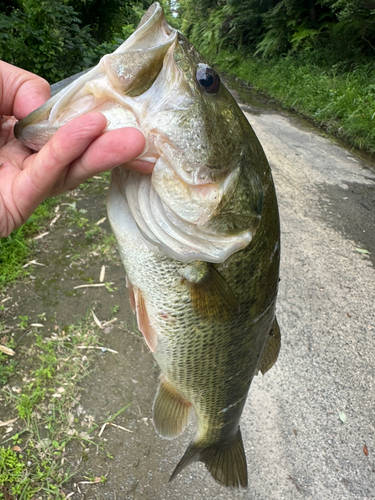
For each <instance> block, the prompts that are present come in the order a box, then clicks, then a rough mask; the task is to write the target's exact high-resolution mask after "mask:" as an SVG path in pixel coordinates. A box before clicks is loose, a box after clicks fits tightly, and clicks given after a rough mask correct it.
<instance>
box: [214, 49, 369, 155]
mask: <svg viewBox="0 0 375 500" xmlns="http://www.w3.org/2000/svg"><path fill="white" fill-rule="evenodd" d="M316 59H319V58H318V55H317V54H316V53H315V54H314V56H312V55H311V54H310V53H306V52H305V53H303V54H301V55H289V56H287V57H284V58H281V59H272V60H264V59H259V58H256V57H246V55H245V54H244V53H239V52H234V51H222V52H221V53H220V54H219V55H218V56H217V57H216V59H215V62H216V64H217V65H218V66H219V67H220V68H221V69H222V70H223V71H225V72H228V73H234V74H235V75H236V76H238V77H239V78H241V79H243V80H246V81H248V82H251V84H252V85H253V86H254V87H255V89H258V90H261V91H262V92H265V93H266V94H268V96H270V97H272V98H273V99H276V100H278V101H279V102H281V103H282V104H283V106H284V107H285V108H289V109H293V110H295V111H297V112H299V113H301V114H302V115H304V116H306V117H308V118H310V119H312V120H313V121H314V122H315V123H316V124H318V125H320V126H321V127H324V128H325V129H326V130H328V131H329V132H331V133H334V134H335V135H337V136H339V137H341V138H343V139H344V140H346V141H347V142H348V143H350V144H352V145H353V146H355V147H357V148H360V149H363V150H365V151H368V152H370V153H375V127H374V120H375V113H374V110H375V85H374V81H375V62H374V61H373V60H369V61H367V62H362V63H361V64H357V65H352V66H351V70H350V71H347V68H346V64H340V63H338V64H336V65H334V66H331V65H330V64H324V63H323V62H322V59H323V58H320V61H319V62H320V64H319V65H318V64H316V63H315V60H316Z"/></svg>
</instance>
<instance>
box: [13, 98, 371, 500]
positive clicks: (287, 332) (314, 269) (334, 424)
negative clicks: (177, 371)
mask: <svg viewBox="0 0 375 500" xmlns="http://www.w3.org/2000/svg"><path fill="white" fill-rule="evenodd" d="M245 110H248V111H249V110H250V111H251V113H247V116H248V118H249V120H250V122H251V124H252V125H253V127H254V129H255V132H256V133H257V135H258V137H259V139H260V141H261V143H262V145H263V147H264V149H265V151H266V154H267V156H268V158H269V161H270V164H271V167H272V170H273V175H274V179H275V184H276V189H277V193H278V198H279V206H280V215H281V227H282V266H281V282H280V295H279V300H278V319H279V323H280V327H281V331H282V351H281V354H280V358H279V361H278V363H277V364H276V365H275V367H274V368H273V369H272V370H271V371H270V372H268V373H267V374H266V375H265V376H264V377H257V378H256V380H255V381H254V383H253V386H252V388H251V391H250V396H249V399H248V402H247V404H246V407H245V411H244V414H243V419H242V425H241V429H242V434H243V438H244V443H245V449H246V454H247V459H248V470H249V489H248V490H247V491H239V492H232V491H228V490H226V489H224V488H222V487H220V486H218V485H217V484H216V483H215V482H214V481H213V480H212V479H211V478H210V476H209V474H208V473H207V472H206V470H205V468H204V466H203V465H202V464H194V465H192V466H190V467H189V468H188V469H186V470H185V471H184V472H183V473H182V474H181V476H179V477H178V478H176V479H175V480H174V481H173V482H172V483H168V479H169V475H170V473H171V471H172V470H173V469H174V466H175V464H176V463H177V462H178V460H179V458H180V457H181V455H182V453H183V452H184V450H185V448H186V446H187V445H188V443H189V441H190V439H191V437H192V435H193V433H194V423H192V424H191V425H190V427H189V429H188V431H187V432H186V433H185V434H183V435H182V436H181V437H180V438H178V439H176V440H174V441H168V440H162V439H160V438H159V437H158V436H157V435H156V433H155V431H154V429H153V426H152V422H151V420H150V419H151V406H152V401H153V397H154V394H155V390H156V386H157V379H158V370H157V367H156V366H155V364H154V362H153V359H152V356H151V355H150V353H149V352H148V350H147V348H146V347H145V345H144V343H143V341H142V340H141V339H140V338H139V337H137V336H134V335H132V334H129V333H127V332H126V330H132V329H133V322H134V320H133V317H132V315H131V313H130V312H129V307H128V303H127V293H126V291H125V286H124V274H123V271H122V269H121V266H120V263H119V261H118V259H117V258H114V259H112V260H108V259H107V257H103V255H102V254H99V253H97V254H96V255H95V254H92V253H91V254H90V255H85V244H84V242H82V241H80V239H79V238H77V239H75V237H74V231H73V232H72V230H67V229H66V227H65V228H64V227H63V226H61V227H59V226H58V224H57V229H56V230H55V232H54V233H53V234H51V237H50V236H48V237H46V239H45V243H43V244H41V245H40V253H39V254H38V261H39V262H41V263H45V264H50V266H49V268H38V269H35V273H34V274H35V277H36V279H35V280H32V281H29V282H28V283H27V284H26V285H23V284H19V285H17V287H15V290H14V293H15V296H14V297H15V299H14V300H15V302H14V303H15V304H16V305H15V307H18V314H21V313H22V314H29V316H30V317H31V316H32V315H33V314H34V315H36V314H38V313H40V312H42V311H44V310H45V309H46V308H47V309H48V311H49V313H48V316H49V318H50V319H49V321H50V322H51V321H52V319H51V318H52V314H53V315H54V317H55V318H56V321H58V322H59V323H60V324H64V322H67V323H68V322H70V323H71V322H73V321H74V319H75V318H77V317H78V318H79V317H80V316H82V315H84V314H85V312H86V311H87V308H88V306H89V305H90V304H91V305H93V306H94V307H95V312H96V314H97V316H98V317H99V318H100V319H109V317H110V310H111V308H112V309H113V308H114V307H115V306H116V305H119V306H120V308H119V311H118V312H117V313H116V315H117V316H118V318H119V320H121V321H125V322H126V325H125V326H124V325H123V326H122V328H119V327H117V326H114V327H113V328H112V329H111V328H108V329H106V330H105V331H104V332H103V336H102V343H103V345H104V346H106V347H110V348H112V349H115V350H116V351H118V354H111V353H108V352H106V353H101V354H98V355H96V356H95V363H94V365H95V366H94V369H93V371H92V373H91V375H90V376H89V377H88V378H86V379H85V380H84V381H83V389H84V391H83V394H82V397H81V400H80V408H81V409H80V412H82V411H83V412H86V415H92V417H93V419H94V421H96V422H100V421H104V420H105V419H106V418H108V417H109V416H111V415H113V414H115V413H116V412H117V411H118V410H119V409H121V408H122V407H124V406H126V405H128V404H129V403H130V406H129V407H128V408H127V409H126V410H125V411H124V412H123V413H121V415H120V416H119V417H118V419H116V423H117V424H118V425H121V426H123V427H125V428H127V429H128V430H129V431H131V432H127V431H125V430H122V429H119V428H115V427H107V428H106V429H105V431H104V432H103V435H102V438H103V439H104V440H105V441H104V443H105V445H106V448H107V451H108V452H110V453H111V455H112V456H113V458H108V457H106V456H105V455H104V454H103V453H101V452H100V453H99V454H96V453H95V449H94V448H93V449H89V450H87V451H86V452H83V453H82V451H81V450H79V449H76V450H75V449H71V450H69V453H68V457H69V461H70V463H71V464H72V466H73V467H75V466H76V465H77V464H78V463H81V466H82V473H81V474H80V475H77V476H75V478H74V480H72V481H71V483H70V484H69V485H68V487H67V489H66V491H67V493H69V492H74V495H72V496H71V497H70V498H73V499H87V500H89V499H111V500H115V499H116V500H138V499H142V500H164V499H173V500H187V499H189V500H201V499H205V500H211V499H212V500H213V499H222V500H224V499H225V500H227V499H232V498H233V499H252V500H258V499H259V500H281V499H286V500H292V499H314V500H354V499H361V500H365V499H372V498H375V427H374V400H375V397H374V396H375V342H374V335H375V313H374V302H375V288H374V284H375V270H374V267H373V263H374V260H373V261H372V262H371V259H374V258H375V237H374V235H375V231H374V230H375V217H374V214H375V184H374V182H375V174H374V173H373V171H371V170H370V169H369V168H368V167H367V166H366V165H365V164H364V163H363V162H362V160H360V159H359V158H356V157H355V156H354V155H352V154H349V153H348V152H347V151H346V150H344V149H342V148H340V147H338V146H336V145H335V144H333V143H331V142H330V141H329V140H327V139H325V138H322V137H320V136H319V135H317V134H316V133H314V132H313V131H311V130H309V129H304V128H303V127H301V125H299V124H298V123H297V122H295V121H293V120H292V119H290V118H288V117H285V116H283V115H281V114H278V113H277V114H276V113H275V112H272V111H265V112H263V111H261V110H256V109H253V108H249V107H246V106H245ZM102 190H103V188H101V190H99V191H97V192H91V191H90V192H88V194H87V196H85V195H84V193H81V195H80V197H79V199H78V200H77V207H80V208H81V207H82V208H85V209H86V210H88V215H89V216H91V217H92V218H93V219H94V220H95V219H96V220H99V219H100V218H102V217H104V216H105V207H104V202H105V196H104V193H103V191H102ZM104 224H106V223H104ZM69 231H70V232H69ZM358 249H360V250H358ZM361 250H362V251H361ZM363 250H366V251H368V252H370V253H371V255H369V254H366V253H363ZM73 252H75V253H80V255H81V256H82V259H83V262H82V266H81V267H78V268H75V267H74V266H73V268H72V267H70V265H69V258H70V257H68V256H69V255H72V253H73ZM103 262H104V263H106V265H107V273H108V274H107V277H106V281H107V280H108V281H111V282H113V283H114V284H113V287H114V289H113V292H109V291H108V290H107V289H104V288H97V289H94V288H91V289H84V290H77V291H76V292H74V293H73V292H72V288H73V286H75V285H77V284H80V283H82V280H86V281H87V280H88V279H90V278H92V279H93V280H94V282H96V281H97V280H98V276H99V272H100V268H101V266H102V264H103ZM116 288H117V289H116ZM17 294H18V295H17ZM17 297H18V299H19V302H18V305H17V302H16V299H17ZM21 300H22V301H21ZM25 309H26V310H25ZM13 314H14V311H13ZM16 314H17V313H16ZM51 325H52V323H51ZM114 325H116V323H114ZM340 412H341V414H340ZM340 415H341V420H340ZM342 420H346V421H345V423H344V422H343V421H342ZM365 445H366V447H367V450H368V456H367V455H366V454H365V453H364V446H365ZM365 450H366V449H365ZM82 460H83V461H82ZM88 474H92V475H94V476H101V475H107V479H108V480H107V482H106V483H105V484H101V485H97V486H87V485H79V481H80V480H82V479H83V478H84V477H85V476H86V477H87V475H88ZM79 490H80V491H81V493H79Z"/></svg>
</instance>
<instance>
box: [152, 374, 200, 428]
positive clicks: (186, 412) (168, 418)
mask: <svg viewBox="0 0 375 500" xmlns="http://www.w3.org/2000/svg"><path fill="white" fill-rule="evenodd" d="M190 410H191V403H189V401H187V400H186V399H184V398H183V397H182V396H181V394H180V393H179V392H178V391H177V390H176V389H175V388H174V387H172V385H171V384H169V383H168V382H167V381H166V379H165V378H164V377H162V378H161V380H160V384H159V387H158V390H157V393H156V396H155V400H154V405H153V408H152V412H153V420H154V425H155V429H156V431H157V432H158V434H160V436H162V437H165V438H174V437H176V436H178V435H179V434H181V432H182V431H183V430H184V429H185V427H186V426H187V424H188V423H189V417H190Z"/></svg>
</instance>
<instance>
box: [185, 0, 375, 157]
mask: <svg viewBox="0 0 375 500" xmlns="http://www.w3.org/2000/svg"><path fill="white" fill-rule="evenodd" d="M176 12H177V14H178V15H177V17H176V23H177V25H178V27H179V28H180V29H181V30H182V31H183V32H184V33H185V34H186V35H187V36H188V37H189V38H190V40H191V41H192V42H193V43H194V44H195V45H196V46H197V47H198V49H199V50H200V51H201V52H202V53H203V54H204V55H205V56H206V57H207V58H208V60H210V61H211V62H213V63H214V64H216V66H217V67H218V68H219V69H221V70H222V71H224V72H227V73H230V74H232V75H235V76H236V77H238V78H239V79H241V80H244V81H246V82H248V83H249V84H250V85H251V86H253V87H254V88H255V89H256V90H258V91H260V92H262V93H264V94H266V95H267V96H268V97H270V98H272V99H275V100H277V101H278V102H280V103H281V104H282V105H283V106H284V107H285V108H288V109H291V110H293V111H297V112H298V113H301V114H302V115H304V116H306V117H308V118H309V119H311V120H313V121H314V122H315V123H316V124H317V125H319V126H321V127H322V128H324V129H326V130H327V131H329V132H330V133H334V134H335V135H337V136H339V137H341V138H343V139H344V140H345V141H347V142H348V143H349V144H351V145H353V146H355V147H357V148H359V149H362V150H364V151H367V152H369V153H372V154H373V153H374V152H375V127H374V125H375V1H374V0H345V1H343V0H309V1H308V2H306V1H303V0H281V1H280V0H266V1H263V2H259V1H258V0H241V1H240V0H223V1H220V2H217V1H216V0H181V2H179V4H178V7H177V11H176Z"/></svg>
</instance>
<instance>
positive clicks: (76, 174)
mask: <svg viewBox="0 0 375 500" xmlns="http://www.w3.org/2000/svg"><path fill="white" fill-rule="evenodd" d="M144 148H145V137H144V135H143V134H142V132H140V131H139V130H138V129H136V128H130V127H127V128H121V129H117V130H110V131H108V132H105V133H104V134H102V135H100V136H99V137H98V138H97V139H96V140H95V141H94V142H93V143H92V144H91V145H90V147H89V148H88V149H87V150H86V151H85V153H84V154H83V155H82V157H81V158H79V159H78V160H76V161H75V162H74V163H73V164H72V165H71V166H70V168H69V172H68V175H67V177H66V183H65V186H64V187H65V188H68V189H72V188H74V187H76V186H78V184H80V183H81V182H84V181H85V180H87V179H89V178H90V177H92V176H93V175H95V174H98V173H100V172H105V171H107V170H111V169H112V168H114V167H117V166H118V165H122V164H124V163H128V162H129V161H130V160H133V158H136V157H137V156H139V155H140V154H142V152H143V150H144ZM141 171H142V170H141ZM147 171H148V170H147Z"/></svg>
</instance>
